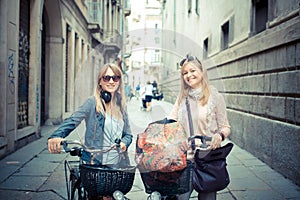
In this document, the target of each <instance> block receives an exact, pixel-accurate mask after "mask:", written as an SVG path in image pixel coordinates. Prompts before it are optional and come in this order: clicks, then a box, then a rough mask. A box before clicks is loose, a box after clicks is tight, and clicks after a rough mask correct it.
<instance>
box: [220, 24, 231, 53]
mask: <svg viewBox="0 0 300 200" xmlns="http://www.w3.org/2000/svg"><path fill="white" fill-rule="evenodd" d="M221 31H222V38H221V48H222V50H224V49H227V48H228V43H229V21H227V22H226V23H225V24H223V25H222V26H221Z"/></svg>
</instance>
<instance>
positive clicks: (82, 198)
mask: <svg viewBox="0 0 300 200" xmlns="http://www.w3.org/2000/svg"><path fill="white" fill-rule="evenodd" d="M69 185H70V191H71V200H86V199H87V196H86V192H85V190H84V188H83V187H82V185H81V180H80V178H79V179H77V177H75V176H72V175H71V177H70V184H69Z"/></svg>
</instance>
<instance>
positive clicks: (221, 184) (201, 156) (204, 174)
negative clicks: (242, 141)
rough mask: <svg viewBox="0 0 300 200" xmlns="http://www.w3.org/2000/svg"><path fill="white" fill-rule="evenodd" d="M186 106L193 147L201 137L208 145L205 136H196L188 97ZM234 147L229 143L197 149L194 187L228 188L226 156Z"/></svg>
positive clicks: (207, 188) (201, 190)
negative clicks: (207, 148)
mask: <svg viewBox="0 0 300 200" xmlns="http://www.w3.org/2000/svg"><path fill="white" fill-rule="evenodd" d="M186 107H187V113H188V120H189V128H190V134H191V137H190V138H189V140H191V141H192V149H193V150H194V149H195V141H194V139H201V141H202V144H203V145H204V146H206V141H205V137H204V136H194V128H193V123H192V117H191V110H190V105H189V101H188V99H186ZM232 147H233V144H232V143H227V144H226V145H225V146H222V147H219V148H217V149H215V150H211V149H210V150H200V149H197V150H196V153H195V155H194V165H193V168H192V169H193V178H192V183H193V187H194V189H195V190H196V191H197V192H201V193H202V192H203V193H208V192H216V191H220V190H223V189H224V188H226V187H227V186H228V185H229V183H230V179H229V174H228V171H227V163H226V157H227V156H228V154H229V153H230V151H231V149H232Z"/></svg>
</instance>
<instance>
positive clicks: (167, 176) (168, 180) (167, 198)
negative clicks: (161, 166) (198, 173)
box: [141, 135, 212, 200]
mask: <svg viewBox="0 0 300 200" xmlns="http://www.w3.org/2000/svg"><path fill="white" fill-rule="evenodd" d="M195 139H200V140H201V145H200V149H207V148H208V147H209V145H207V144H206V141H211V139H212V138H211V137H208V136H199V135H196V136H191V137H189V138H188V142H191V141H193V140H195ZM192 166H193V163H192V162H191V161H188V162H187V166H186V167H185V168H184V169H183V170H180V171H174V172H160V171H151V172H144V173H141V178H142V182H143V184H144V187H145V191H146V193H147V194H149V196H148V198H147V200H176V199H177V195H180V194H184V193H186V192H188V191H190V189H191V187H192V185H191V182H192V180H191V178H192V176H191V173H192Z"/></svg>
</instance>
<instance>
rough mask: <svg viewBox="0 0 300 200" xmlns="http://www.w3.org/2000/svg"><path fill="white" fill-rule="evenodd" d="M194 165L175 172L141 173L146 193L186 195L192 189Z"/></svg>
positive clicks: (189, 163)
mask: <svg viewBox="0 0 300 200" xmlns="http://www.w3.org/2000/svg"><path fill="white" fill-rule="evenodd" d="M191 169H192V163H191V162H188V164H187V166H186V168H184V169H183V170H180V171H174V172H160V171H151V172H145V173H144V172H143V173H141V178H142V181H143V184H144V187H145V191H146V193H148V194H151V193H152V192H154V191H157V192H159V193H160V194H161V195H162V196H166V195H177V194H184V193H186V192H188V191H190V189H191Z"/></svg>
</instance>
